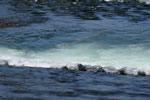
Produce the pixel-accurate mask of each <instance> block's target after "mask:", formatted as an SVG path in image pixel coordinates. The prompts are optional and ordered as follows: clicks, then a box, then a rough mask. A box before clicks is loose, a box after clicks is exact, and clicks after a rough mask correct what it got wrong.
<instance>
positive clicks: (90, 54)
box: [0, 43, 150, 75]
mask: <svg viewBox="0 0 150 100" xmlns="http://www.w3.org/2000/svg"><path fill="white" fill-rule="evenodd" d="M104 46H105V45H102V44H96V43H91V44H76V45H75V44H74V45H72V44H71V45H59V47H58V48H55V49H48V50H45V51H41V52H33V51H28V52H27V51H26V52H25V51H19V50H15V49H9V48H4V47H0V55H1V57H0V64H9V65H13V66H30V67H46V68H62V67H64V66H67V68H69V69H77V64H83V65H90V66H91V67H92V66H95V65H98V66H103V67H104V69H105V71H106V72H110V73H116V72H117V71H118V70H120V69H122V68H125V67H126V69H125V71H126V73H129V74H133V75H137V74H138V71H141V72H145V73H146V74H147V75H150V62H149V60H150V57H149V55H150V50H149V49H146V48H144V47H143V46H142V45H138V46H137V45H129V46H114V47H110V48H105V47H104ZM107 66H111V68H108V67H107Z"/></svg>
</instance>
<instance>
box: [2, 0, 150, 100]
mask: <svg viewBox="0 0 150 100" xmlns="http://www.w3.org/2000/svg"><path fill="white" fill-rule="evenodd" d="M149 4H150V0H37V1H36V0H35V1H34V0H1V1H0V65H1V68H0V71H1V73H0V75H1V76H0V77H1V78H2V79H1V80H0V85H4V86H0V89H5V88H6V90H9V91H7V92H11V91H10V90H11V89H10V88H9V86H13V87H15V88H16V87H18V85H16V84H17V83H15V82H16V81H17V82H18V84H22V83H21V82H22V80H23V79H24V78H23V77H25V76H26V75H27V77H28V78H27V84H26V83H24V84H23V85H24V86H28V82H29V85H30V82H31V84H32V80H30V78H29V76H28V73H30V74H31V72H32V70H33V74H35V75H33V77H32V78H31V79H34V76H35V77H37V78H40V77H41V76H43V77H44V75H45V77H46V80H47V77H49V76H51V75H52V77H53V74H54V73H55V74H56V76H57V75H59V76H60V78H59V77H56V76H54V77H53V78H54V80H53V79H50V80H47V81H46V80H45V79H44V81H45V82H46V83H42V82H40V81H42V79H40V80H38V79H37V83H38V84H39V85H41V87H40V86H39V87H40V88H39V90H36V87H38V85H37V84H36V82H33V84H32V85H33V86H34V83H35V84H36V85H35V87H33V88H31V90H27V91H26V89H23V90H21V91H19V92H18V90H16V91H17V93H20V92H21V93H22V94H23V95H22V96H21V97H18V98H16V95H13V94H11V93H10V96H7V95H6V96H3V94H5V92H0V96H1V98H7V99H10V98H13V99H14V100H16V99H22V98H24V96H25V95H27V96H28V97H29V98H28V99H34V97H33V98H30V96H29V95H31V96H32V95H34V96H35V99H36V100H37V98H36V95H38V94H40V93H43V95H44V94H45V93H46V92H48V94H47V95H46V94H45V96H43V95H42V96H41V99H42V98H45V99H46V98H48V97H49V96H48V95H49V94H53V95H55V96H53V97H54V98H53V99H60V98H59V96H61V95H63V96H65V97H68V98H67V99H68V100H70V99H71V97H73V96H74V97H76V96H79V98H75V100H76V99H82V100H83V98H84V97H85V100H87V99H88V97H89V100H93V99H96V98H98V97H99V96H100V97H101V95H104V96H105V95H106V96H108V98H105V99H106V100H108V99H110V98H112V99H113V98H115V100H116V99H121V100H122V99H123V98H124V99H125V97H126V96H129V98H127V99H131V98H132V97H136V96H137V98H138V99H139V100H144V99H146V100H148V98H149V97H150V94H149V93H148V90H150V89H149V88H150V87H149V85H148V83H149V82H148V79H149V78H143V77H135V76H121V75H120V76H119V75H112V74H108V73H115V74H129V75H144V76H149V75H150V38H149V37H150V5H149ZM10 66H11V67H10ZM21 66H22V67H21ZM23 66H24V67H23ZM27 67H29V68H27ZM30 67H36V68H30ZM37 67H38V68H37ZM39 67H40V68H39ZM41 67H44V68H62V70H60V69H48V71H50V72H52V73H50V74H48V73H49V72H48V71H46V70H45V69H43V68H41ZM66 69H69V70H66ZM24 70H25V73H23V74H22V75H23V76H22V75H21V76H18V74H21V72H22V71H24ZM73 70H80V71H91V72H85V73H83V72H80V71H77V72H76V71H73ZM9 71H11V72H9ZM20 71H21V72H20ZM26 71H27V72H26ZM30 71H31V72H30ZM39 71H41V72H39ZM55 71H56V72H55ZM60 72H62V74H61V73H60ZM95 72H99V73H95ZM100 72H102V73H100ZM103 72H104V73H103ZM5 73H7V74H8V75H7V74H5ZM44 73H46V74H44ZM59 73H60V74H59ZM106 73H107V74H106ZM36 74H38V76H36ZM64 74H66V75H64ZM5 75H6V76H5ZM24 75H25V76H24ZM61 75H62V77H61ZM67 75H69V77H68V76H67ZM76 75H77V76H78V75H79V79H75V80H77V81H79V83H78V82H77V83H76V85H77V84H81V85H83V84H84V85H85V86H83V89H82V88H81V87H82V86H81V87H80V86H79V89H75V87H74V86H72V85H68V83H67V82H68V81H69V79H70V82H71V84H73V83H74V80H73V79H71V77H72V76H73V77H74V76H75V78H76V77H77V76H76ZM84 75H85V76H84ZM31 76H32V75H31ZM70 76H71V77H70ZM13 77H16V79H12V80H9V79H10V78H13ZM67 77H68V78H69V79H68V81H65V79H66V78H67ZM94 77H97V79H96V80H94V79H93V78H94ZM99 77H102V79H101V78H99ZM5 78H6V81H8V82H5ZM18 78H19V79H18ZM22 78H23V79H22ZM57 78H58V80H59V79H60V81H61V80H62V81H65V82H64V83H63V82H60V81H58V84H61V85H57V86H58V90H59V92H58V91H49V90H47V89H46V86H45V87H43V86H42V85H43V84H47V82H50V81H54V83H55V82H56V83H57ZM80 78H81V80H80ZM83 78H85V79H87V78H89V80H85V79H83ZM109 78H110V81H111V82H112V83H111V84H109V83H107V82H105V81H104V80H105V79H109ZM118 78H119V80H118ZM121 78H123V79H121ZM48 79H49V78H48ZM114 79H116V80H118V82H119V83H120V82H123V81H126V82H127V81H128V82H129V83H126V82H123V83H120V84H121V85H120V84H119V85H120V88H118V89H117V90H114V88H115V89H116V88H117V85H116V84H118V83H115V82H114V81H113V80H114ZM132 79H133V80H132ZM18 80H20V81H18ZM100 80H101V81H103V82H102V83H100V84H101V85H100V86H99V85H98V82H99V81H100ZM131 80H132V81H131ZM145 80H146V81H145ZM12 81H13V82H14V83H12V84H10V83H9V82H12ZM87 81H88V82H87ZM133 81H134V82H133ZM136 81H137V82H141V84H140V83H139V85H137V86H142V87H139V88H140V89H143V92H142V91H141V92H138V93H137V92H136V90H132V89H133V88H135V86H133V85H131V84H130V82H131V83H132V82H133V83H136ZM143 81H145V82H143ZM86 82H87V83H86ZM92 82H93V83H92ZM142 83H143V84H145V85H146V86H147V88H146V90H145V87H143V86H144V85H143V84H142ZM5 84H8V87H7V85H6V87H5ZM13 84H14V85H13ZM90 84H93V85H90ZM94 84H97V85H96V86H97V89H96V87H95V85H94ZM64 85H67V86H68V88H73V87H74V88H73V89H71V91H70V90H68V91H69V92H61V91H60V90H61V89H64V88H63V86H64ZM74 85H75V84H74ZM89 85H90V86H89ZM109 85H111V86H110V87H109ZM126 85H127V87H126ZM67 86H66V87H67ZM122 86H125V91H124V92H120V89H122V88H121V87H122ZM130 86H131V87H130ZM49 87H53V86H52V84H51V85H50V86H49ZM85 88H87V90H86V89H85ZM94 88H95V89H94ZM101 88H102V89H104V91H100V90H98V89H101ZM109 88H110V89H109ZM128 88H131V90H129V91H128V90H126V89H128ZM34 89H35V91H37V92H33V91H34ZM40 89H44V90H40ZM45 89H46V90H45ZM74 89H75V90H74ZM88 89H89V90H88ZM105 89H106V91H105ZM135 89H137V90H139V89H138V88H135ZM12 90H13V89H12ZM13 91H15V90H13ZM64 91H65V90H64ZM66 91H67V90H66ZM13 93H14V92H13ZM26 93H27V94H26ZM28 93H29V94H28ZM132 93H133V94H132ZM134 93H135V94H134ZM78 94H81V95H78ZM85 94H87V95H85ZM98 94H99V95H98ZM100 94H101V95H100ZM112 94H114V95H117V96H119V97H115V96H112ZM122 94H124V95H122ZM96 95H97V96H96ZM144 96H145V97H144ZM100 97H99V99H100V100H101V98H100ZM130 97H131V98H130ZM140 98H142V99H140ZM63 99H64V98H63ZM65 100H66V99H65ZM71 100H72V99H71Z"/></svg>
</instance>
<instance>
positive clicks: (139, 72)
mask: <svg viewBox="0 0 150 100" xmlns="http://www.w3.org/2000/svg"><path fill="white" fill-rule="evenodd" d="M138 75H139V76H146V73H145V72H144V71H138Z"/></svg>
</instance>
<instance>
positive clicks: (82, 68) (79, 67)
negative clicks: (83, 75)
mask: <svg viewBox="0 0 150 100" xmlns="http://www.w3.org/2000/svg"><path fill="white" fill-rule="evenodd" d="M78 70H80V71H86V66H84V65H82V64H78Z"/></svg>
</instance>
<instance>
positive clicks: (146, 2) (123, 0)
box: [101, 0, 150, 5]
mask: <svg viewBox="0 0 150 100" xmlns="http://www.w3.org/2000/svg"><path fill="white" fill-rule="evenodd" d="M101 1H102V0H101ZM104 1H106V2H110V1H115V2H126V1H130V0H104ZM138 1H139V2H140V3H145V4H148V5H149V4H150V0H138Z"/></svg>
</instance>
